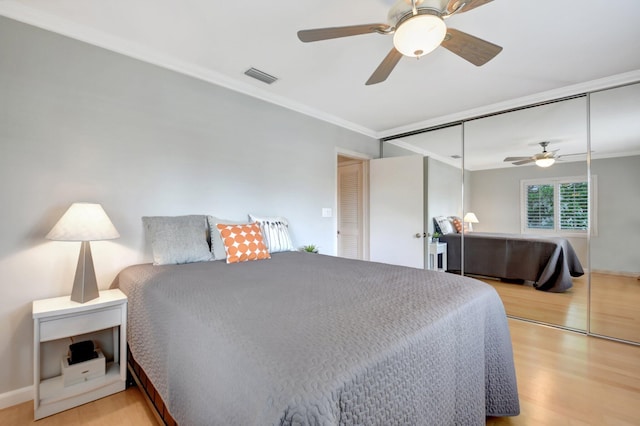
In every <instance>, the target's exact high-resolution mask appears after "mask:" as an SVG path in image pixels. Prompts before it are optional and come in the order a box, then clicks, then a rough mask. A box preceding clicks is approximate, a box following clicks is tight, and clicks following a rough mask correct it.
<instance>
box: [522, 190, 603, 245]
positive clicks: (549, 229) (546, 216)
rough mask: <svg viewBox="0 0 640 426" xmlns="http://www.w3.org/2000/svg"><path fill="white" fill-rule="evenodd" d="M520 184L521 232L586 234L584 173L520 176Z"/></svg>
mask: <svg viewBox="0 0 640 426" xmlns="http://www.w3.org/2000/svg"><path fill="white" fill-rule="evenodd" d="M521 185H522V189H521V193H522V204H521V215H522V222H521V223H522V232H523V233H543V234H550V233H551V234H571V235H574V234H585V235H586V233H587V230H588V228H589V184H588V182H587V178H586V177H566V178H553V179H535V180H522V181H521ZM594 213H595V212H594Z"/></svg>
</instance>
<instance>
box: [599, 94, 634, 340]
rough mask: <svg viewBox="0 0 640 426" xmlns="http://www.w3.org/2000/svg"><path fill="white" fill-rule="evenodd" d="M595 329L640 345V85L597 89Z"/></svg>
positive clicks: (601, 333)
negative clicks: (598, 90)
mask: <svg viewBox="0 0 640 426" xmlns="http://www.w3.org/2000/svg"><path fill="white" fill-rule="evenodd" d="M590 105H591V149H592V154H591V172H592V180H593V182H594V184H595V186H596V194H595V195H594V197H593V205H594V208H593V218H594V220H593V223H594V226H593V229H592V235H591V310H590V332H591V333H593V334H597V335H602V336H608V337H613V338H615V339H621V340H626V341H631V342H636V343H640V214H639V212H640V84H633V85H629V86H623V87H618V88H614V89H608V90H603V91H600V92H595V93H592V94H591V95H590Z"/></svg>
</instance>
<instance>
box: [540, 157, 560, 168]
mask: <svg viewBox="0 0 640 426" xmlns="http://www.w3.org/2000/svg"><path fill="white" fill-rule="evenodd" d="M555 162H556V159H555V158H540V159H538V160H536V166H538V167H550V166H552V165H553V163H555Z"/></svg>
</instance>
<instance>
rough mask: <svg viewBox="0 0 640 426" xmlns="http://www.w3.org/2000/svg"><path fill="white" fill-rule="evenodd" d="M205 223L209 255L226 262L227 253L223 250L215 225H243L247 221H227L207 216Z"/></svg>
mask: <svg viewBox="0 0 640 426" xmlns="http://www.w3.org/2000/svg"><path fill="white" fill-rule="evenodd" d="M207 222H208V223H209V236H210V238H211V253H212V254H213V258H214V259H215V260H226V259H227V251H226V250H225V249H224V243H223V242H222V237H220V231H219V230H218V228H217V227H216V225H217V224H219V223H222V224H225V225H243V224H246V223H247V220H246V219H245V220H227V219H220V218H219V217H215V216H207Z"/></svg>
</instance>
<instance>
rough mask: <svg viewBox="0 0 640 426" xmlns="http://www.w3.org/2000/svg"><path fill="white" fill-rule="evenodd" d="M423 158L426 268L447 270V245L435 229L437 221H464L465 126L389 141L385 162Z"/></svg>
mask: <svg viewBox="0 0 640 426" xmlns="http://www.w3.org/2000/svg"><path fill="white" fill-rule="evenodd" d="M409 155H420V156H422V157H423V158H424V173H423V191H424V212H423V223H424V225H423V232H424V233H425V236H424V267H425V268H427V269H438V270H442V271H444V270H447V269H450V267H449V266H448V265H447V260H448V259H447V253H448V250H447V243H446V242H444V241H443V240H441V239H440V238H439V237H440V235H439V234H437V233H436V229H435V227H434V221H433V220H432V218H434V217H440V216H441V217H447V219H448V220H449V218H458V219H460V218H461V217H462V213H463V199H462V194H463V192H462V125H452V126H447V127H443V128H439V129H435V130H430V131H428V132H424V133H418V134H414V135H410V136H404V137H400V138H397V139H393V140H390V141H386V142H384V143H383V146H382V156H383V157H384V158H391V157H398V156H409Z"/></svg>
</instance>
